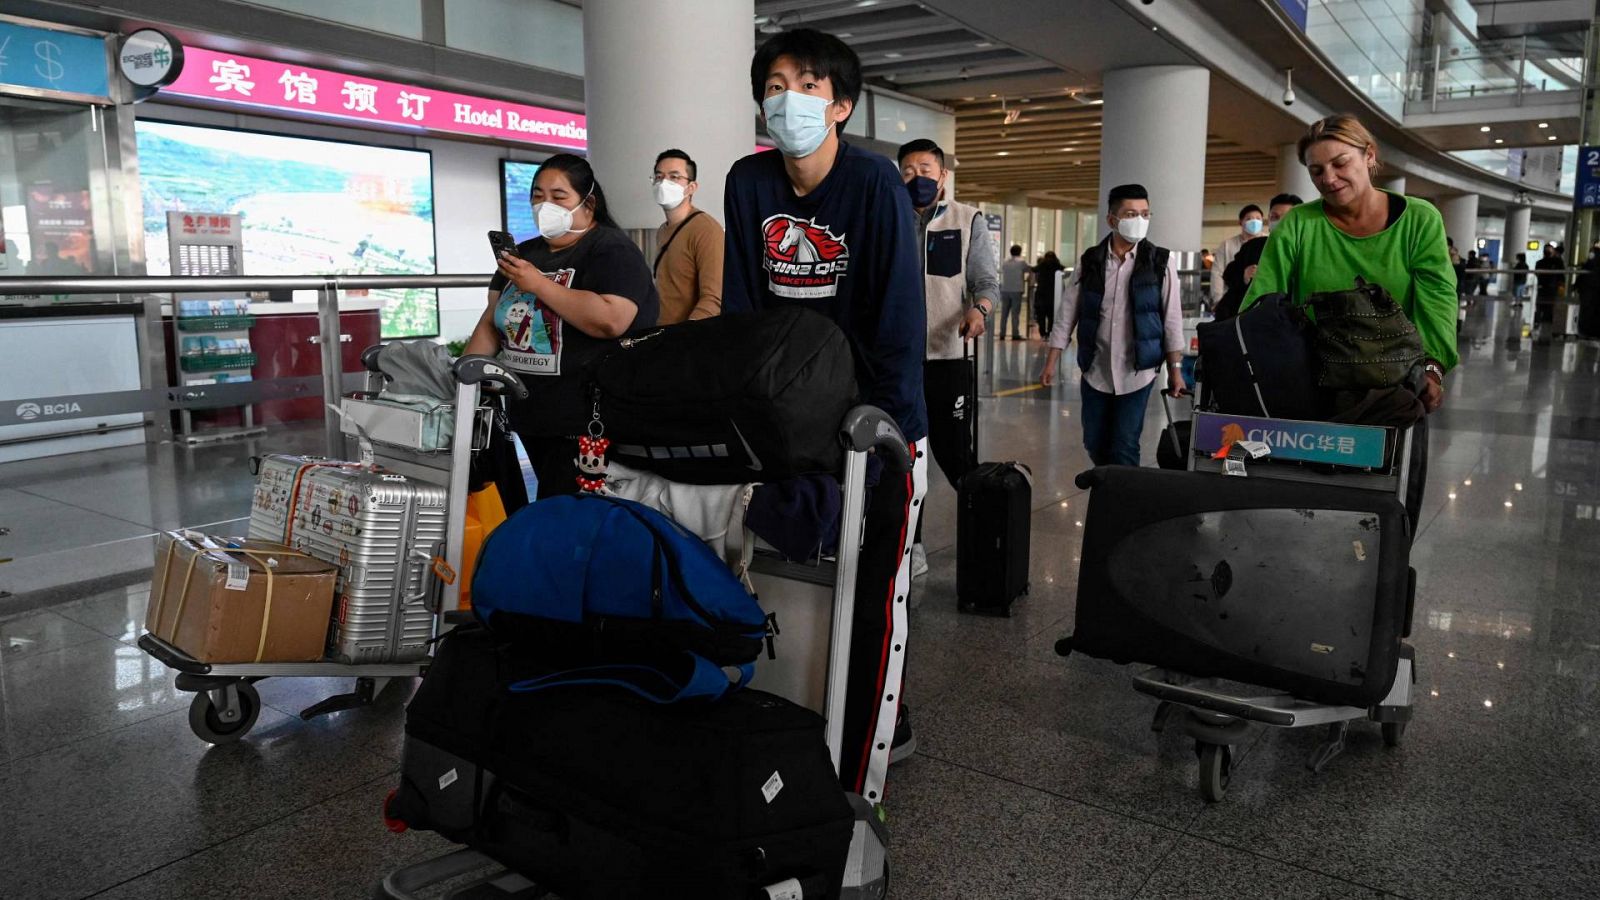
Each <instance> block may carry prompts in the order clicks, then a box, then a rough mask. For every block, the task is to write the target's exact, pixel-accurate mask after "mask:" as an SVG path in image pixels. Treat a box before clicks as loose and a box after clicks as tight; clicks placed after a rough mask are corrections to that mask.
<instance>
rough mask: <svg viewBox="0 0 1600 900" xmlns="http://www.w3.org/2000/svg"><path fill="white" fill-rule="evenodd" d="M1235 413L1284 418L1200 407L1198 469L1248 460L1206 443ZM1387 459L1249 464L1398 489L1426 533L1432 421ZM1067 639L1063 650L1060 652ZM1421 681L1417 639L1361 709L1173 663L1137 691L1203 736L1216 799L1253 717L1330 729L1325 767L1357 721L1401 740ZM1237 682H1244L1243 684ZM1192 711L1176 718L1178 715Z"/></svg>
mask: <svg viewBox="0 0 1600 900" xmlns="http://www.w3.org/2000/svg"><path fill="white" fill-rule="evenodd" d="M1207 417H1213V418H1216V419H1219V420H1221V419H1225V420H1226V421H1227V422H1229V423H1245V424H1248V423H1250V422H1251V421H1259V422H1263V423H1269V424H1270V423H1275V422H1278V423H1279V424H1293V423H1281V422H1279V421H1278V420H1251V419H1249V418H1248V417H1242V416H1219V415H1217V414H1216V413H1208V412H1205V411H1202V410H1196V412H1195V416H1194V421H1195V425H1194V432H1193V437H1192V438H1191V440H1192V441H1194V442H1195V443H1191V445H1190V447H1189V452H1188V468H1189V470H1190V471H1200V472H1215V473H1219V474H1221V473H1225V472H1226V471H1227V467H1228V466H1229V464H1230V462H1234V463H1238V462H1239V461H1238V460H1232V461H1230V460H1227V459H1220V460H1219V459H1215V458H1213V456H1212V455H1211V454H1210V453H1208V452H1206V451H1205V450H1204V449H1202V448H1200V447H1199V446H1197V444H1198V442H1199V441H1200V436H1201V434H1202V432H1203V431H1205V430H1206V429H1205V421H1204V420H1205V419H1206V418H1207ZM1308 424H1313V425H1315V426H1316V427H1317V428H1318V429H1319V430H1321V431H1323V432H1324V433H1329V434H1330V435H1331V436H1332V437H1333V438H1334V439H1335V440H1337V439H1338V437H1340V436H1341V434H1340V432H1341V429H1342V430H1343V431H1345V432H1349V436H1350V438H1351V439H1352V440H1354V439H1356V438H1357V436H1358V435H1357V434H1356V432H1357V430H1359V431H1360V432H1361V433H1362V435H1364V436H1365V437H1366V438H1367V439H1370V437H1371V432H1373V431H1375V430H1379V429H1374V428H1373V427H1372V426H1340V425H1337V424H1333V423H1327V422H1317V423H1308ZM1381 431H1382V432H1383V440H1384V447H1385V451H1384V456H1383V460H1382V462H1381V464H1379V465H1377V466H1371V467H1365V468H1360V469H1355V468H1339V467H1331V466H1319V465H1314V464H1307V463H1303V462H1302V463H1293V462H1282V461H1279V462H1273V461H1270V460H1264V461H1260V462H1256V463H1249V462H1244V463H1242V464H1243V465H1245V466H1246V467H1247V474H1248V476H1249V477H1252V478H1257V477H1259V478H1280V479H1286V480H1291V481H1308V482H1318V483H1336V484H1341V485H1345V486H1350V487H1357V488H1362V489H1366V490H1374V491H1382V492H1387V493H1393V494H1395V495H1397V496H1398V497H1399V498H1400V499H1401V500H1402V501H1403V503H1404V506H1405V510H1406V520H1407V534H1406V539H1407V540H1408V541H1409V540H1412V539H1414V538H1415V535H1416V527H1417V521H1418V515H1419V514H1420V512H1421V506H1422V493H1423V489H1424V487H1425V485H1426V481H1427V453H1428V423H1427V420H1426V419H1425V418H1424V419H1422V420H1420V421H1418V422H1417V423H1416V424H1415V425H1413V426H1412V427H1411V428H1409V429H1405V430H1401V429H1396V428H1384V429H1381ZM1415 595H1416V573H1415V571H1412V572H1411V573H1410V595H1409V597H1408V600H1407V605H1406V612H1405V619H1404V623H1405V624H1404V628H1403V634H1402V637H1409V636H1410V633H1411V618H1412V612H1413V608H1414V604H1415ZM1061 649H1062V647H1061V645H1059V644H1058V646H1057V651H1058V652H1060V651H1061ZM1415 682H1416V655H1415V652H1414V649H1413V648H1412V647H1411V645H1409V644H1405V643H1402V644H1401V649H1400V659H1399V661H1398V666H1397V669H1396V673H1395V679H1394V685H1393V687H1391V688H1390V690H1389V693H1388V695H1387V696H1385V697H1384V698H1383V700H1381V701H1380V702H1379V703H1378V704H1377V705H1376V706H1372V707H1366V708H1363V707H1354V706H1340V705H1335V704H1326V703H1317V702H1313V701H1309V700H1305V699H1302V698H1298V697H1295V696H1293V695H1291V694H1289V693H1287V692H1284V691H1277V690H1272V689H1269V688H1265V687H1255V686H1249V685H1243V686H1239V687H1242V688H1243V689H1242V690H1237V691H1235V690H1231V689H1229V688H1227V687H1226V686H1224V684H1223V683H1222V682H1221V681H1220V680H1218V679H1213V678H1197V677H1194V676H1190V675H1187V674H1185V673H1182V672H1177V671H1174V670H1171V669H1165V668H1161V667H1155V668H1151V669H1148V670H1146V671H1144V672H1142V673H1140V674H1138V675H1136V676H1134V679H1133V687H1134V690H1136V691H1138V692H1139V693H1142V694H1147V695H1149V696H1151V697H1154V698H1156V699H1157V700H1158V701H1160V703H1159V704H1158V705H1157V707H1156V711H1155V715H1154V718H1153V719H1152V721H1151V724H1150V728H1151V730H1152V731H1155V732H1157V733H1160V732H1162V731H1164V730H1165V729H1166V728H1167V727H1168V726H1171V725H1174V724H1175V725H1176V726H1177V727H1178V728H1179V729H1181V731H1182V732H1183V733H1184V734H1185V735H1187V736H1189V737H1191V738H1193V739H1194V749H1195V755H1196V756H1197V757H1198V759H1199V765H1200V779H1199V787H1200V796H1201V797H1202V798H1204V799H1205V800H1206V802H1208V803H1216V802H1218V801H1220V800H1221V799H1222V798H1223V797H1224V796H1225V795H1226V793H1227V788H1228V782H1229V779H1230V776H1231V769H1232V757H1233V749H1232V748H1233V747H1234V746H1236V745H1238V744H1240V743H1242V742H1243V741H1244V739H1245V737H1246V736H1247V735H1248V734H1249V732H1250V729H1249V723H1252V722H1254V723H1257V724H1261V725H1266V726H1268V727H1272V728H1307V727H1315V726H1318V725H1321V726H1325V727H1326V729H1327V737H1326V739H1325V740H1324V741H1323V742H1322V743H1321V744H1319V745H1318V746H1317V748H1316V749H1315V750H1314V751H1313V752H1312V754H1311V756H1310V758H1309V759H1308V760H1307V761H1306V766H1307V768H1309V769H1311V770H1312V771H1313V772H1321V771H1322V770H1323V768H1324V767H1326V766H1327V765H1328V763H1330V762H1331V761H1333V759H1334V758H1335V757H1337V756H1338V755H1339V754H1340V753H1342V752H1343V751H1344V748H1345V739H1346V737H1347V734H1348V732H1349V728H1350V723H1351V722H1355V721H1360V720H1363V719H1367V720H1371V721H1373V722H1377V723H1379V726H1380V730H1381V732H1382V735H1383V741H1384V743H1385V744H1386V745H1388V746H1391V747H1394V746H1398V745H1399V744H1400V741H1401V739H1402V737H1403V736H1404V734H1405V730H1406V725H1407V723H1408V722H1410V721H1411V714H1412V704H1411V693H1412V688H1413V686H1414V684H1415ZM1236 686H1237V685H1236ZM1177 710H1181V711H1182V715H1181V717H1179V718H1178V719H1177V720H1176V721H1175V722H1174V720H1173V713H1174V712H1175V711H1177Z"/></svg>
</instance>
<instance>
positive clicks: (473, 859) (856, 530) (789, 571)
mask: <svg viewBox="0 0 1600 900" xmlns="http://www.w3.org/2000/svg"><path fill="white" fill-rule="evenodd" d="M839 439H840V441H841V442H842V443H843V444H844V447H845V451H846V452H845V466H844V478H843V483H842V490H843V500H844V502H843V511H842V513H841V520H840V526H839V551H838V553H837V554H836V555H835V556H834V557H832V558H822V559H814V560H812V561H810V562H807V563H793V562H786V561H784V560H782V559H781V558H778V557H776V556H774V555H769V554H765V553H759V552H758V553H757V554H756V556H755V558H754V559H753V561H752V564H751V572H752V573H755V574H762V575H768V576H771V577H773V578H778V579H783V580H785V581H790V582H796V583H801V584H806V585H811V586H825V587H826V588H827V589H828V591H829V592H830V594H831V600H832V604H831V610H830V616H831V618H830V621H829V628H828V637H827V651H828V652H827V656H826V665H825V674H824V677H825V687H824V690H823V708H822V709H821V710H819V711H820V712H821V713H822V715H823V718H824V720H825V721H826V731H825V734H826V737H827V743H828V753H829V755H830V756H831V757H832V759H833V765H834V770H835V771H838V770H839V767H840V764H841V758H842V750H843V743H844V708H845V690H846V686H847V680H848V676H849V667H850V640H851V636H852V630H853V627H854V625H853V623H854V610H855V583H856V570H857V565H858V562H859V555H860V549H861V535H862V527H863V519H864V516H865V515H866V478H867V455H868V454H869V453H873V452H877V453H879V454H882V455H883V456H884V457H885V467H886V469H888V470H891V471H910V469H911V465H912V462H913V460H912V458H911V449H910V447H909V446H908V445H907V443H906V440H905V438H904V436H903V435H901V433H900V429H899V427H898V426H896V425H895V423H894V420H893V419H891V418H889V416H888V414H886V413H884V412H883V411H882V410H880V409H878V408H876V407H872V406H864V405H863V406H857V407H855V408H854V409H852V410H850V412H849V413H847V414H846V415H845V419H844V422H843V423H842V424H841V425H840V428H839ZM756 671H757V677H758V678H759V677H760V674H761V669H760V667H759V663H758V667H757V670H756ZM780 693H781V692H780ZM847 798H848V799H849V801H850V805H851V808H852V809H854V810H855V813H856V821H855V832H854V833H853V835H852V837H851V840H850V851H849V858H848V860H847V862H846V865H845V877H844V885H843V891H842V893H841V894H840V895H839V896H840V900H883V898H885V897H887V896H888V893H889V859H888V843H889V835H888V830H887V828H886V827H885V826H884V824H883V820H882V818H881V816H880V815H879V804H878V803H876V802H873V801H869V800H867V799H866V798H863V797H861V796H859V795H857V794H853V793H852V794H848V795H847ZM384 819H385V821H386V823H388V825H389V827H390V829H391V830H395V831H403V830H405V825H404V823H401V822H398V821H397V820H394V819H391V818H390V817H389V814H388V806H387V801H386V802H385V807H384ZM446 882H453V883H454V885H453V886H452V887H450V888H449V889H448V890H446V891H444V892H443V893H430V892H431V891H435V890H438V889H441V888H442V887H443V886H444V885H445V884H446ZM794 891H798V887H789V886H786V885H781V884H780V885H771V886H769V887H768V888H766V889H765V890H764V891H763V892H761V893H758V894H756V895H755V896H756V897H758V898H763V900H765V898H770V900H791V898H792V900H809V897H806V898H802V895H801V894H800V893H795V892H794ZM374 896H375V897H377V898H378V900H420V898H421V897H423V896H428V897H432V898H441V900H468V898H471V900H491V898H496V900H533V898H540V897H549V896H552V895H551V894H550V893H549V892H548V891H547V890H545V889H542V888H540V887H539V886H538V885H537V884H535V883H534V882H533V881H531V880H529V879H528V878H526V877H524V876H522V875H520V874H518V873H515V872H512V871H508V870H507V869H506V868H504V867H502V866H500V865H499V864H498V863H497V862H496V861H495V860H494V859H492V858H491V857H489V856H488V855H487V854H484V853H482V852H479V851H477V850H473V849H470V848H466V849H460V850H455V851H452V852H450V853H447V854H444V855H442V856H438V857H435V858H433V859H428V860H424V861H423V862H420V863H414V864H412V865H409V866H405V867H403V868H400V869H396V870H394V871H393V872H390V873H389V874H388V875H386V876H385V877H384V878H383V881H382V882H381V883H380V884H379V885H378V886H377V888H376V890H375V892H374Z"/></svg>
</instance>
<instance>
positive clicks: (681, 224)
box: [650, 209, 705, 278]
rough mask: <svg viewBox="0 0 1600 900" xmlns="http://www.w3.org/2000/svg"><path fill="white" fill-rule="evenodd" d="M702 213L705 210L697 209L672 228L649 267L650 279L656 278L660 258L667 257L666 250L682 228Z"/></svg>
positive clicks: (659, 269) (659, 266) (659, 268)
mask: <svg viewBox="0 0 1600 900" xmlns="http://www.w3.org/2000/svg"><path fill="white" fill-rule="evenodd" d="M703 212H705V210H703V209H697V210H695V211H694V212H692V213H689V218H687V219H684V220H683V221H682V222H679V223H678V227H677V228H674V229H673V230H672V235H671V236H670V237H668V238H667V242H666V243H665V244H662V245H661V249H660V250H658V251H656V261H655V264H654V265H652V266H651V267H650V277H651V278H654V277H656V273H657V272H659V271H661V257H663V256H666V255H667V248H668V247H671V246H672V242H673V241H675V240H677V239H678V235H679V233H681V232H682V231H683V229H684V227H685V226H687V225H688V224H689V223H690V222H692V221H694V217H695V216H698V215H700V214H701V213H703Z"/></svg>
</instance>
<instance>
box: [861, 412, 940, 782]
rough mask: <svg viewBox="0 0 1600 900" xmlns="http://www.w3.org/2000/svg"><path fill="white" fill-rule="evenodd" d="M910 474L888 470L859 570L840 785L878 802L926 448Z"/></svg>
mask: <svg viewBox="0 0 1600 900" xmlns="http://www.w3.org/2000/svg"><path fill="white" fill-rule="evenodd" d="M911 450H912V455H913V458H914V460H915V463H914V465H913V466H912V470H911V471H910V472H906V473H898V472H891V471H888V470H887V469H886V470H885V471H884V473H883V477H882V479H881V480H880V481H879V482H878V485H877V487H875V488H873V489H872V498H871V500H870V502H869V504H868V506H867V515H866V521H865V524H864V526H863V530H862V539H861V555H860V557H859V561H858V563H857V569H856V593H855V622H854V629H853V631H852V633H851V638H850V676H849V686H848V688H847V689H846V696H845V715H844V741H843V744H842V751H841V756H842V757H843V759H842V760H841V763H840V766H839V780H840V782H841V783H842V784H843V785H844V788H845V790H847V791H854V792H855V793H858V794H860V795H861V796H863V797H865V798H866V799H867V800H869V801H872V802H874V803H877V802H880V801H882V800H883V785H884V779H885V777H886V775H887V772H888V768H889V745H890V743H891V742H892V741H893V740H894V724H895V715H896V713H897V712H898V711H899V709H900V686H901V679H902V676H903V674H904V671H905V658H906V638H907V633H908V630H909V629H908V623H907V613H908V612H909V610H908V607H907V598H908V596H909V594H910V592H911V559H910V554H911V536H912V535H913V534H915V533H916V529H917V518H918V516H919V515H920V514H921V512H922V499H923V494H924V493H925V492H926V490H927V484H928V480H927V473H928V460H927V458H926V453H925V452H924V442H922V441H917V442H915V443H913V444H912V445H911Z"/></svg>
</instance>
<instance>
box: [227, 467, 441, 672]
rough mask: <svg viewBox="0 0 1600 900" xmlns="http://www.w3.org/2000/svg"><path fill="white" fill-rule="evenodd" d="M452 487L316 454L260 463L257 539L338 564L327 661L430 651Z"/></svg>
mask: <svg viewBox="0 0 1600 900" xmlns="http://www.w3.org/2000/svg"><path fill="white" fill-rule="evenodd" d="M446 514H447V510H446V504H445V489H444V488H442V487H437V486H435V485H431V484H426V483H423V482H419V481H415V480H413V479H409V478H406V477H405V476H402V475H398V474H395V473H392V472H386V471H383V470H382V469H379V468H377V467H374V466H368V465H361V464H358V463H351V462H343V461H337V460H325V459H318V458H313V457H298V456H287V455H273V456H267V457H264V458H263V459H262V460H261V464H260V470H259V471H258V473H257V480H256V489H255V494H254V497H253V501H252V508H251V512H250V535H251V536H252V537H256V538H261V539H264V540H274V541H282V542H283V543H285V544H287V545H289V546H290V547H293V548H294V549H296V550H299V551H301V552H303V553H306V554H309V555H311V556H315V557H317V558H318V559H322V560H325V561H327V562H330V563H333V564H335V565H337V566H339V582H338V586H337V592H338V593H337V599H336V603H335V614H334V621H333V627H332V628H331V629H330V630H329V655H330V657H332V658H334V659H338V660H341V661H344V662H346V663H352V664H354V663H365V662H401V661H407V660H412V659H421V658H423V657H424V656H426V655H427V641H428V638H429V637H430V636H431V623H432V620H433V605H434V604H435V603H437V602H438V598H437V584H436V583H435V582H434V581H433V579H432V578H430V576H429V563H430V561H431V560H432V559H433V557H435V556H437V555H438V554H439V549H440V547H441V546H442V545H443V542H444V538H445V518H446Z"/></svg>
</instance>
